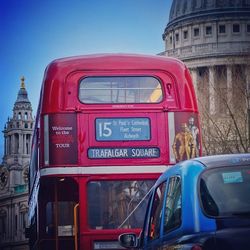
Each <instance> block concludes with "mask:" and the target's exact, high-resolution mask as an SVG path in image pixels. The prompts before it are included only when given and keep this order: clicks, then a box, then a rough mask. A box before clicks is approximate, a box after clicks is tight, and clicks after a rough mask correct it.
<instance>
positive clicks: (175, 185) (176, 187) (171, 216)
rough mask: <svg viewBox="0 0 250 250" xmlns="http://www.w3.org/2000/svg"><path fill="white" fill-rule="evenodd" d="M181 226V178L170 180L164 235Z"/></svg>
mask: <svg viewBox="0 0 250 250" xmlns="http://www.w3.org/2000/svg"><path fill="white" fill-rule="evenodd" d="M180 225H181V178H180V177H177V176H175V177H172V178H170V179H169V183H168V188H167V197H166V203H165V214H164V233H167V232H169V231H171V230H173V229H175V228H177V227H179V226H180Z"/></svg>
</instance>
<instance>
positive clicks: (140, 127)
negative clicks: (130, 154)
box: [95, 118, 150, 141]
mask: <svg viewBox="0 0 250 250" xmlns="http://www.w3.org/2000/svg"><path fill="white" fill-rule="evenodd" d="M95 128H96V140H97V141H148V140H150V120H149V118H97V119H96V120H95Z"/></svg>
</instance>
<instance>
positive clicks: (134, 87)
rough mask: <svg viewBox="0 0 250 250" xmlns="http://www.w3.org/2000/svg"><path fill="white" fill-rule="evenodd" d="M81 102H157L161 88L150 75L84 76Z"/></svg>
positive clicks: (81, 87) (81, 86)
mask: <svg viewBox="0 0 250 250" xmlns="http://www.w3.org/2000/svg"><path fill="white" fill-rule="evenodd" d="M79 99H80V101H81V102H83V103H89V104H91V103H96V104H98V103H158V102H161V101H162V88H161V84H160V82H159V80H158V79H156V78H154V77H150V76H119V77H116V76H114V77H86V78H84V79H82V80H81V82H80V91H79Z"/></svg>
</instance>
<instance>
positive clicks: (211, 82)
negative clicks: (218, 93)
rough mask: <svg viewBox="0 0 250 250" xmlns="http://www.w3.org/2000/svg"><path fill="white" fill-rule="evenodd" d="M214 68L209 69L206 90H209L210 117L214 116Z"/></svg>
mask: <svg viewBox="0 0 250 250" xmlns="http://www.w3.org/2000/svg"><path fill="white" fill-rule="evenodd" d="M214 76H215V68H214V67H213V66H212V67H209V80H208V89H209V113H210V114H211V115H214V114H215V77H214Z"/></svg>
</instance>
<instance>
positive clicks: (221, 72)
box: [161, 0, 250, 154]
mask: <svg viewBox="0 0 250 250" xmlns="http://www.w3.org/2000/svg"><path fill="white" fill-rule="evenodd" d="M163 40H164V42H165V51H164V52H162V53H161V54H162V55H166V56H172V57H176V58H178V59H180V60H182V61H184V62H185V64H186V65H187V66H188V68H189V69H190V72H191V74H192V78H193V82H194V86H195V90H196V94H197V96H198V103H199V108H200V112H201V122H202V128H203V142H204V143H203V149H204V153H205V154H212V153H213V154H214V153H230V152H248V151H249V149H250V146H249V128H250V126H249V114H250V112H249V110H250V109H249V108H250V101H249V96H250V0H173V2H172V6H171V10H170V15H169V22H168V24H167V26H166V28H165V30H164V34H163Z"/></svg>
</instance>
